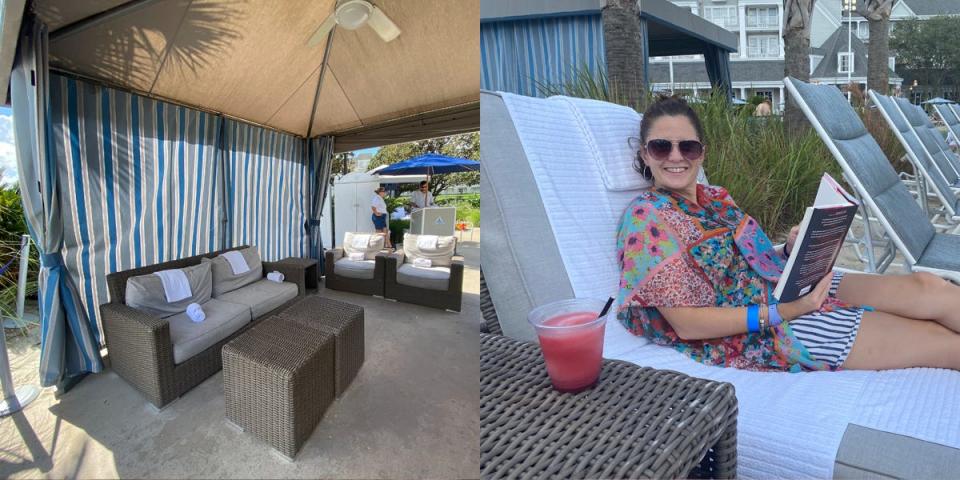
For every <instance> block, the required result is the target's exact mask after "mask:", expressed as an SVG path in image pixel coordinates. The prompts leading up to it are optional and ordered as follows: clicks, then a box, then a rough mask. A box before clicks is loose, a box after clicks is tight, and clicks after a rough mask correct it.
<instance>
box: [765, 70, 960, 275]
mask: <svg viewBox="0 0 960 480" xmlns="http://www.w3.org/2000/svg"><path fill="white" fill-rule="evenodd" d="M784 84H785V85H786V86H787V89H788V90H789V91H790V94H791V95H792V96H793V97H794V99H796V100H797V104H798V105H799V106H800V108H801V110H803V113H804V115H806V117H807V119H808V120H809V121H810V123H811V124H813V126H814V128H815V129H816V130H817V133H818V134H820V138H821V139H823V141H824V143H826V144H827V147H828V148H829V150H830V152H831V153H832V154H833V155H834V157H835V158H836V160H837V162H838V163H839V164H840V166H841V167H842V168H843V172H844V175H845V177H846V178H847V179H848V180H849V181H850V183H851V184H852V185H853V187H854V188H855V189H856V190H857V193H858V194H859V195H860V196H861V197H862V198H863V200H864V203H865V204H866V206H867V207H868V208H869V209H870V210H871V213H873V214H874V215H875V216H876V217H877V218H878V219H879V221H880V223H881V224H882V225H883V228H884V230H885V231H886V233H887V235H889V236H890V238H891V240H892V241H893V243H894V244H895V245H896V246H897V249H898V250H899V251H900V253H901V254H903V256H904V258H905V259H906V261H907V263H908V265H909V266H910V267H911V269H914V270H927V271H930V272H931V273H936V274H939V275H941V276H944V277H947V278H950V279H953V280H955V281H960V255H958V254H957V253H960V236H956V235H950V234H943V233H936V231H935V229H934V227H933V224H931V223H930V220H929V219H928V218H927V216H926V215H924V213H923V210H922V209H921V208H920V206H919V205H918V204H917V203H916V201H915V200H914V199H913V196H912V195H911V194H910V192H909V191H908V190H907V187H906V186H905V185H904V184H903V182H901V181H900V178H899V177H898V176H897V173H896V172H895V171H894V170H893V167H892V166H891V165H890V162H888V161H887V158H886V156H885V155H884V153H883V151H882V150H881V149H880V146H879V145H878V144H877V142H876V140H874V138H873V137H872V136H871V135H870V133H869V132H867V129H866V127H864V125H863V122H862V121H860V117H859V116H858V115H857V114H856V112H854V111H853V108H851V107H850V106H849V104H848V103H847V101H846V99H845V98H844V97H843V94H842V93H841V92H840V90H839V89H837V88H836V87H834V86H831V85H811V84H809V83H805V82H802V81H800V80H797V79H795V78H791V77H787V78H785V79H784Z"/></svg>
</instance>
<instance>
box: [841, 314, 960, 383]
mask: <svg viewBox="0 0 960 480" xmlns="http://www.w3.org/2000/svg"><path fill="white" fill-rule="evenodd" d="M909 367H935V368H950V369H953V370H960V334H957V333H956V332H953V331H951V330H949V329H948V328H946V327H944V326H943V325H940V324H938V323H935V322H929V321H924V320H913V319H910V318H904V317H900V316H897V315H893V314H890V313H885V312H880V311H876V312H864V314H863V320H862V321H861V322H860V331H859V332H858V333H857V338H856V340H855V341H854V343H853V348H852V349H851V350H850V354H849V355H848V356H847V359H846V361H844V362H843V368H845V369H848V370H888V369H893V368H909Z"/></svg>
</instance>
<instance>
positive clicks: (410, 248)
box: [403, 233, 457, 267]
mask: <svg viewBox="0 0 960 480" xmlns="http://www.w3.org/2000/svg"><path fill="white" fill-rule="evenodd" d="M418 238H420V235H414V234H412V233H406V234H404V235H403V255H404V259H403V261H404V263H413V261H414V260H415V259H417V258H426V259H427V260H430V266H431V267H449V266H450V262H451V261H452V260H453V251H454V249H455V248H456V246H457V238H456V237H453V236H446V237H444V236H441V237H438V238H437V247H436V248H430V249H425V248H420V247H419V246H418V245H417V239H418Z"/></svg>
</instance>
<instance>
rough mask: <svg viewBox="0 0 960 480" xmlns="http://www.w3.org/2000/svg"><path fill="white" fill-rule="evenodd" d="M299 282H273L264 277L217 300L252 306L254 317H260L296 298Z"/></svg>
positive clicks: (251, 310)
mask: <svg viewBox="0 0 960 480" xmlns="http://www.w3.org/2000/svg"><path fill="white" fill-rule="evenodd" d="M297 293H299V291H298V290H297V284H296V283H290V282H280V283H277V282H271V281H270V280H267V279H265V278H264V279H263V280H260V281H258V282H253V283H251V284H250V285H245V286H243V287H240V288H238V289H236V290H234V291H232V292H227V293H224V294H223V295H221V296H219V297H217V300H223V301H224V302H231V303H239V304H241V305H246V306H248V307H250V312H251V314H252V315H253V318H260V317H262V316H263V314H265V313H267V312H269V311H270V310H273V309H274V308H277V307H279V306H280V305H283V304H284V303H286V302H288V301H290V300H292V299H294V298H296V296H297Z"/></svg>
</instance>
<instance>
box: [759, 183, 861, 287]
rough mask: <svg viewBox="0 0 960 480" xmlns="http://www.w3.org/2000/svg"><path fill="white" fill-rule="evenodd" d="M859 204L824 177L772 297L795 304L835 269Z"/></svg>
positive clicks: (801, 224) (837, 185)
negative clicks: (835, 263)
mask: <svg viewBox="0 0 960 480" xmlns="http://www.w3.org/2000/svg"><path fill="white" fill-rule="evenodd" d="M859 206H860V202H858V201H857V200H856V199H855V198H853V197H852V196H851V195H850V194H849V193H847V192H846V191H845V190H844V189H843V187H841V186H840V184H838V183H837V181H836V180H834V179H833V177H831V176H830V175H828V174H826V173H824V174H823V178H821V179H820V188H819V189H818V190H817V198H816V200H814V202H813V206H812V207H807V211H806V213H805V214H804V215H803V221H802V222H800V232H799V233H798V234H797V241H796V243H794V245H793V249H792V250H791V252H790V258H789V259H788V260H787V266H786V268H784V270H783V275H782V276H781V277H780V281H779V282H777V288H776V290H774V291H773V296H774V297H777V299H779V300H780V301H781V302H792V301H793V300H796V299H798V298H800V297H802V296H804V295H806V294H807V292H809V291H810V290H812V289H813V287H814V286H816V285H817V282H819V281H820V280H821V279H823V277H825V276H826V275H827V273H829V272H830V270H831V269H832V268H833V263H834V262H835V261H836V260H837V255H838V254H839V253H840V248H841V247H843V240H844V238H845V237H846V235H847V230H849V229H850V224H851V223H853V217H854V215H856V213H857V208H859Z"/></svg>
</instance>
